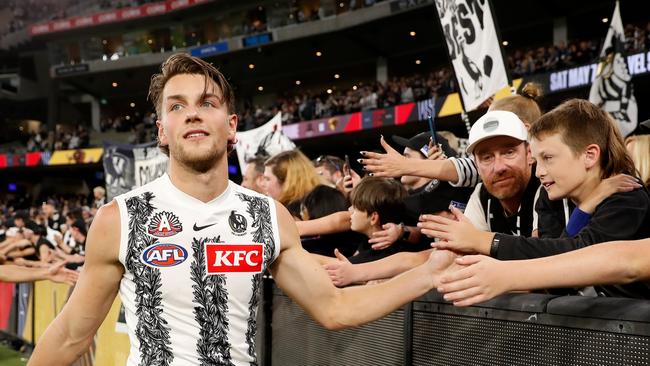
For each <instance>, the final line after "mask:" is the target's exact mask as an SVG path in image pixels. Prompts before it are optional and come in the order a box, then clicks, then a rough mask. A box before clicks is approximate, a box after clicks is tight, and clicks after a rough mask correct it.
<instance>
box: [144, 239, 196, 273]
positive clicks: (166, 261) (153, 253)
mask: <svg viewBox="0 0 650 366" xmlns="http://www.w3.org/2000/svg"><path fill="white" fill-rule="evenodd" d="M186 259H187V250H185V248H183V247H181V246H180V245H176V244H154V245H151V246H149V247H147V249H145V250H144V251H143V252H142V256H141V257H140V261H141V262H142V263H144V264H146V265H147V266H149V267H154V268H160V267H173V266H177V265H179V264H181V263H183V262H185V260H186Z"/></svg>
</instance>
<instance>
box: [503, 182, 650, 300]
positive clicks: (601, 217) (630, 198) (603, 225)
mask: <svg viewBox="0 0 650 366" xmlns="http://www.w3.org/2000/svg"><path fill="white" fill-rule="evenodd" d="M648 237H650V195H649V194H648V191H647V190H646V189H645V188H640V189H636V190H634V191H631V192H624V193H616V194H613V195H612V196H610V197H608V198H607V199H605V200H604V201H603V202H601V204H600V205H598V207H596V210H595V211H594V213H593V215H592V217H591V220H590V222H589V224H588V225H587V226H585V227H584V228H583V229H582V230H581V231H580V232H579V233H578V235H576V236H575V237H571V238H570V237H567V236H566V232H564V233H563V234H562V236H561V237H560V238H557V239H549V238H525V237H522V236H512V235H505V234H496V235H495V239H498V241H499V243H498V245H497V246H493V250H492V252H491V253H490V255H491V256H493V257H495V258H498V259H501V260H512V259H531V258H539V257H546V256H551V255H555V254H560V253H565V252H569V251H572V250H576V249H580V248H584V247H587V246H589V245H592V244H597V243H603V242H607V241H613V240H635V239H643V238H648ZM602 289H604V290H603V292H605V293H606V294H607V295H610V296H628V297H642V298H650V287H649V286H648V284H647V283H646V284H644V283H636V284H630V285H625V286H605V287H603V288H602Z"/></svg>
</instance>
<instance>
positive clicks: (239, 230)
mask: <svg viewBox="0 0 650 366" xmlns="http://www.w3.org/2000/svg"><path fill="white" fill-rule="evenodd" d="M228 224H229V225H230V228H231V229H232V233H233V234H235V235H238V236H241V235H244V234H245V233H246V228H247V227H248V223H247V222H246V218H245V217H244V215H241V214H238V213H237V211H234V210H233V211H230V216H229V217H228Z"/></svg>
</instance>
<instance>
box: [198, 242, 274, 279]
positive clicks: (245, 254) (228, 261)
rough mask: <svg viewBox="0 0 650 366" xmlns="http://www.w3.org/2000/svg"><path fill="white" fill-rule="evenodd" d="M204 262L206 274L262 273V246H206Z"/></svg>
mask: <svg viewBox="0 0 650 366" xmlns="http://www.w3.org/2000/svg"><path fill="white" fill-rule="evenodd" d="M205 260H206V266H207V272H208V274H219V273H233V272H240V273H241V272H249V273H260V272H262V262H264V247H263V245H262V244H206V245H205Z"/></svg>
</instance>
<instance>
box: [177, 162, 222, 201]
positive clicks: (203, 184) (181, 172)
mask: <svg viewBox="0 0 650 366" xmlns="http://www.w3.org/2000/svg"><path fill="white" fill-rule="evenodd" d="M168 175H169V179H170V180H171V182H172V184H174V186H175V187H176V188H178V189H179V190H181V191H183V192H185V193H186V194H188V195H190V196H192V197H194V198H196V199H198V200H200V201H203V202H210V201H212V200H213V199H214V198H216V197H218V196H219V195H221V194H222V193H223V192H224V191H225V190H226V188H227V187H228V164H227V161H226V160H225V159H223V161H219V162H218V163H217V164H216V165H215V166H214V167H213V168H212V169H210V170H208V171H207V172H204V173H202V172H197V171H196V170H193V169H190V168H189V167H186V166H184V165H182V164H178V163H176V164H175V162H173V161H170V164H169V170H168Z"/></svg>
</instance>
